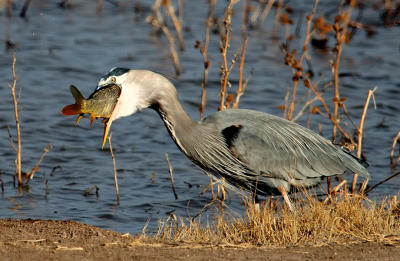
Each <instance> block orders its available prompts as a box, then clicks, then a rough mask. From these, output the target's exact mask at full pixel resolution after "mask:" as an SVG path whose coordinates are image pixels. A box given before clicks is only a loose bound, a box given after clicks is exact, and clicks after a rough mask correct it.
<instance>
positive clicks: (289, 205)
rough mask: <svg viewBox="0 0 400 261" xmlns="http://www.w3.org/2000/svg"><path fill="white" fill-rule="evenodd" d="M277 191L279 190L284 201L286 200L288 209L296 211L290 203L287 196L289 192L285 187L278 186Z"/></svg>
mask: <svg viewBox="0 0 400 261" xmlns="http://www.w3.org/2000/svg"><path fill="white" fill-rule="evenodd" d="M277 189H278V190H279V192H280V193H281V194H282V197H283V199H284V200H285V203H286V205H287V206H288V208H289V209H290V211H294V207H293V204H292V202H291V201H290V198H289V196H288V194H287V191H286V189H285V188H284V187H282V186H278V187H277Z"/></svg>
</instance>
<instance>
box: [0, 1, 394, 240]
mask: <svg viewBox="0 0 400 261" xmlns="http://www.w3.org/2000/svg"><path fill="white" fill-rule="evenodd" d="M21 2H23V1H21ZM119 2H120V4H121V6H120V7H117V6H114V5H112V4H110V3H109V2H107V1H106V2H105V3H104V10H103V12H102V13H97V12H96V3H95V1H72V4H73V6H72V8H70V9H62V8H59V7H58V6H57V3H55V2H51V1H48V2H44V3H42V2H37V1H32V5H31V6H30V8H29V10H28V13H27V18H25V19H22V18H19V17H18V16H17V14H18V12H19V8H21V6H19V4H21V3H16V5H15V9H14V10H13V14H15V15H14V16H13V17H11V18H8V17H7V16H6V15H5V10H2V11H1V16H0V24H1V26H0V41H1V42H2V43H4V42H5V41H6V40H7V39H9V40H11V41H12V42H13V43H15V44H16V58H17V64H16V74H17V77H18V86H19V87H21V88H22V91H21V97H20V106H21V108H20V110H21V111H20V117H21V124H22V159H23V161H22V165H23V169H24V171H29V170H30V169H31V168H32V167H33V166H34V165H35V164H36V162H37V160H38V159H39V158H40V155H41V153H42V151H43V148H44V147H45V146H46V145H47V144H48V143H50V142H52V144H53V148H52V149H51V151H50V152H49V153H48V155H47V156H46V158H45V159H44V160H43V162H42V164H41V165H40V170H39V171H38V172H37V173H36V175H35V177H34V179H33V180H31V182H30V183H29V189H24V190H22V191H18V190H17V189H15V188H14V187H13V172H14V169H15V167H14V160H15V153H14V151H13V149H12V147H11V146H10V143H9V137H8V132H7V126H11V128H12V133H13V135H14V138H15V136H16V135H15V120H14V118H13V117H14V116H13V106H12V100H11V95H10V90H9V88H8V83H9V82H10V81H11V61H12V54H13V50H7V49H5V48H3V49H2V50H1V51H0V57H1V59H0V68H1V70H0V95H1V97H2V102H1V103H0V115H1V117H0V142H1V144H0V155H1V157H0V171H1V173H2V174H0V178H1V179H2V181H3V182H4V192H0V217H2V218H4V217H13V218H40V219H72V220H77V221H81V222H86V223H89V224H93V225H97V226H100V227H103V228H108V229H113V230H117V231H120V232H131V233H136V232H140V231H141V229H142V228H143V226H144V225H145V224H146V222H149V229H150V230H151V229H154V228H155V227H156V226H157V220H158V219H159V218H165V217H167V216H168V213H170V212H173V213H175V214H177V215H180V216H184V217H186V216H194V215H196V214H197V213H198V212H199V211H200V210H201V209H202V207H203V206H204V205H205V204H206V203H207V202H208V201H209V200H210V193H209V192H207V193H206V194H205V195H204V196H200V193H201V191H202V190H203V189H204V187H205V186H207V185H208V181H209V180H208V177H207V176H206V175H204V174H203V173H202V172H201V171H200V170H198V169H197V168H196V167H194V166H193V164H192V163H191V162H190V161H189V160H188V159H186V158H185V156H184V155H182V154H181V152H180V151H179V150H178V149H177V147H176V146H175V144H174V143H173V142H172V140H171V139H170V137H169V136H168V133H167V131H166V129H165V128H164V125H163V124H162V122H161V120H160V119H159V117H158V115H157V114H156V113H155V112H154V111H152V110H150V109H149V110H144V111H143V112H142V113H138V114H136V115H134V116H132V117H128V118H124V119H121V120H118V121H116V122H114V123H113V126H112V132H113V139H112V141H113V148H114V153H115V156H116V165H117V170H118V179H119V189H120V197H121V204H120V205H119V206H117V205H116V195H115V188H114V177H113V165H112V161H111V156H110V153H109V150H101V148H100V146H101V138H102V131H103V127H102V124H101V122H100V121H97V122H95V123H94V124H93V126H91V127H90V126H89V123H88V119H83V120H82V121H81V123H80V125H79V126H75V125H74V121H75V118H73V117H63V116H62V115H61V113H60V111H61V108H62V107H63V106H64V105H66V104H70V103H72V102H73V99H72V96H71V94H70V92H69V85H70V84H74V85H76V86H78V88H79V89H81V90H82V92H83V93H84V95H86V96H87V95H89V94H90V93H91V92H92V91H93V89H94V88H95V86H96V83H97V81H98V79H99V78H100V77H101V76H102V75H103V74H104V73H106V72H107V71H108V70H109V69H110V68H111V67H115V66H120V67H128V68H136V69H150V70H153V71H157V72H161V73H163V74H165V75H169V76H170V77H171V78H172V79H174V80H173V81H174V84H175V85H176V87H177V89H178V92H179V95H180V100H181V102H182V103H183V105H184V107H185V109H186V110H187V111H188V113H189V114H190V115H191V116H192V117H193V118H194V119H196V120H198V119H199V111H198V106H199V101H200V85H201V82H202V77H203V62H202V57H201V55H200V53H199V50H198V49H195V48H194V44H195V41H196V40H201V41H203V39H204V34H205V20H206V17H207V9H208V7H207V5H206V4H205V1H186V5H185V8H184V27H185V30H184V38H185V41H186V50H185V51H184V52H182V53H180V62H181V67H182V74H181V75H180V76H179V77H175V76H174V69H173V66H172V64H171V60H170V57H169V49H168V42H167V40H166V39H165V37H163V36H161V37H160V35H158V34H157V33H156V32H155V30H154V28H152V27H151V26H150V25H148V24H147V23H146V22H145V18H146V16H147V15H148V14H149V12H150V8H151V1H136V3H140V4H141V6H142V9H143V11H142V12H140V13H135V12H134V4H133V3H132V1H119ZM312 3H313V1H306V2H305V3H303V4H302V5H301V6H296V3H293V4H292V5H291V7H292V8H293V10H294V13H293V15H292V16H293V20H294V21H298V17H299V15H300V14H301V13H302V12H303V13H304V12H305V13H309V12H310V11H311V9H312ZM254 5H255V4H254ZM224 8H225V1H220V2H219V3H218V5H217V8H216V12H215V13H216V15H217V16H218V17H221V16H222V14H223V12H224ZM332 8H333V10H335V9H334V8H335V6H334V5H333V4H332V3H330V4H328V3H321V5H320V6H319V9H318V10H319V14H324V12H326V13H327V16H328V19H330V21H332V20H333V13H332V12H330V11H331V10H332ZM234 11H235V14H234V16H233V20H232V21H233V32H232V41H231V49H230V55H232V54H233V53H234V52H235V50H236V49H237V48H239V47H240V45H241V36H240V25H241V17H240V15H241V4H237V5H236V6H235V8H234ZM381 11H382V10H380V11H379V10H373V9H372V8H371V7H367V8H366V9H365V10H364V14H363V16H362V18H361V23H365V24H369V25H372V26H373V27H374V29H375V30H376V31H377V34H376V35H374V36H373V37H372V38H368V37H367V36H366V34H365V32H363V31H358V32H357V34H356V35H355V36H354V38H353V39H352V41H351V42H350V44H348V45H345V46H344V50H343V58H342V60H341V64H340V71H341V72H342V73H351V74H352V75H353V76H351V77H342V78H340V85H341V88H340V91H341V95H342V96H343V97H346V98H347V101H346V106H347V108H348V110H349V112H350V115H351V116H352V118H353V120H354V121H355V123H356V124H359V120H360V115H361V112H362V108H363V104H364V101H365V97H366V95H367V92H368V90H369V89H372V88H373V87H374V86H378V90H377V91H376V94H375V100H376V105H377V106H376V109H374V108H373V106H370V107H369V109H368V115H367V120H366V123H365V130H364V144H363V153H364V155H365V157H366V158H367V159H368V162H369V163H370V168H369V170H370V172H371V175H372V178H371V181H370V183H371V184H375V183H376V182H378V181H380V180H382V179H384V178H385V177H387V176H389V175H391V170H390V162H389V153H390V149H391V144H392V140H393V138H394V137H395V135H396V134H397V132H398V131H399V130H400V121H399V114H398V112H399V109H400V103H399V100H400V74H399V68H400V52H399V50H400V37H399V36H400V29H399V27H398V26H397V27H391V28H385V27H384V26H383V25H382V22H381V19H380V14H381ZM274 15H275V8H273V10H272V11H271V13H270V16H269V17H268V19H267V20H266V21H265V22H264V24H263V27H262V28H261V29H259V30H254V31H251V32H250V35H249V42H248V49H247V54H246V64H245V70H244V71H245V75H246V76H247V75H249V73H250V71H253V76H252V77H251V79H250V81H249V85H248V88H247V90H246V93H245V95H244V96H243V97H242V98H241V103H240V107H241V108H248V109H256V110H260V111H264V112H268V113H271V114H275V115H282V111H281V109H279V105H282V104H283V100H284V96H285V95H286V92H287V90H291V88H292V86H293V83H292V81H291V78H292V74H291V70H290V68H288V67H287V66H285V65H284V63H283V61H284V53H283V52H282V51H281V45H282V43H283V42H284V27H278V30H277V33H276V34H273V30H272V29H273V16H274ZM295 23H297V22H295ZM304 23H305V21H304V20H303V23H302V27H301V31H300V35H304V30H305V24H304ZM294 29H295V28H294V26H293V27H292V28H291V30H292V31H293V30H294ZM302 42H303V39H302V38H300V39H299V40H298V41H294V42H293V43H291V47H292V48H293V47H296V46H297V48H298V50H300V48H299V46H301V45H302ZM333 43H334V40H333V38H331V39H330V42H329V45H330V46H331V47H332V46H333ZM3 46H4V45H3ZM208 55H209V59H210V60H211V68H210V74H209V84H208V103H207V108H206V114H210V113H212V112H214V111H216V108H217V107H218V90H219V65H220V62H221V56H220V53H219V47H218V36H217V35H214V34H213V35H211V42H210V47H209V53H208ZM309 55H310V56H311V63H312V68H313V70H314V73H315V75H316V76H315V77H314V79H315V80H317V79H320V80H321V84H323V83H326V82H328V81H330V80H331V79H332V74H331V71H330V66H329V61H330V60H332V57H333V55H332V52H331V51H330V50H328V51H326V52H321V51H319V50H316V49H313V48H310V51H309ZM237 68H238V64H237V65H236V67H235V68H234V70H233V71H232V73H231V77H230V79H231V82H232V86H233V87H232V88H234V89H235V88H236V86H237V79H238V70H237ZM234 89H233V90H234ZM233 90H232V91H233ZM305 92H306V89H305V88H303V87H302V86H301V87H299V94H298V97H301V95H302V94H304V93H305ZM324 97H325V99H326V100H327V101H331V99H332V98H333V89H332V88H329V89H328V91H327V92H326V93H325V94H324ZM329 104H330V102H329ZM315 105H319V103H318V102H316V103H315ZM298 108H299V107H298ZM321 108H322V107H321ZM307 117H308V114H305V115H304V116H303V117H302V118H300V120H299V122H300V123H302V124H306V121H307ZM318 123H321V124H322V126H323V135H324V136H325V137H327V138H331V124H330V123H329V122H328V121H327V120H326V119H325V118H323V117H321V116H319V115H313V116H312V117H311V128H312V129H314V130H316V131H318V127H317V126H318ZM343 126H344V125H343ZM350 128H352V127H351V126H350ZM346 129H347V128H346ZM352 129H353V128H352ZM166 153H168V155H169V159H170V161H171V164H172V166H173V169H174V178H175V184H176V190H177V193H178V195H179V200H175V198H174V195H173V193H172V190H171V183H170V180H169V173H168V165H167V163H166V161H165V158H164V155H165V154H166ZM56 166H60V168H57V169H56V171H55V172H54V173H53V175H52V176H50V173H51V171H52V169H53V168H54V167H56ZM153 173H155V174H154V175H155V176H154V178H153V179H152V175H153ZM349 178H350V177H349ZM46 180H48V194H47V195H46V184H45V182H46ZM189 184H190V185H189ZM93 185H96V186H97V187H98V188H99V191H98V196H96V194H95V193H94V191H92V193H90V195H86V196H85V195H84V192H85V191H86V190H87V189H90V188H91V187H93ZM399 185H400V179H394V180H392V181H390V182H388V183H386V184H384V185H382V186H380V187H378V188H377V189H376V190H375V191H373V193H372V194H371V195H370V196H371V197H373V198H380V197H384V196H385V195H393V194H396V193H397V192H398V188H399ZM231 196H232V201H231V202H229V203H228V206H229V208H230V209H231V210H232V212H233V213H238V214H240V213H241V212H240V211H241V210H242V206H241V200H240V198H239V197H237V196H235V194H234V193H232V192H231Z"/></svg>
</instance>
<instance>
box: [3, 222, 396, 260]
mask: <svg viewBox="0 0 400 261" xmlns="http://www.w3.org/2000/svg"><path fill="white" fill-rule="evenodd" d="M0 231H1V233H0V260H2V261H3V260H30V261H34V260H71V261H76V260H137V259H140V260H171V259H174V260H188V259H190V260H191V261H194V260H218V259H225V260H232V259H235V260H255V259H260V260H261V259H262V260H266V259H267V260H327V259H331V260H377V259H378V258H379V260H398V258H399V256H400V247H399V246H400V244H396V243H394V244H393V245H383V244H379V243H374V242H365V243H357V244H352V243H351V242H348V243H346V244H344V245H329V246H321V247H290V248H273V249H271V248H263V247H256V248H254V247H252V248H249V247H246V248H245V247H234V246H201V245H195V246H193V245H188V244H181V245H176V244H175V245H171V244H163V243H160V242H156V241H155V240H153V239H146V240H143V239H138V238H137V237H133V236H131V235H128V234H126V235H124V234H120V233H117V232H113V231H106V230H103V229H101V228H98V227H94V226H91V225H87V224H82V223H79V222H74V221H54V220H13V219H0Z"/></svg>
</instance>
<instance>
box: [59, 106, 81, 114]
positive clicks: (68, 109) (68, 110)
mask: <svg viewBox="0 0 400 261" xmlns="http://www.w3.org/2000/svg"><path fill="white" fill-rule="evenodd" d="M61 112H62V114H64V115H75V114H80V113H81V106H80V105H79V104H70V105H67V106H65V107H64V108H63V109H62V111H61Z"/></svg>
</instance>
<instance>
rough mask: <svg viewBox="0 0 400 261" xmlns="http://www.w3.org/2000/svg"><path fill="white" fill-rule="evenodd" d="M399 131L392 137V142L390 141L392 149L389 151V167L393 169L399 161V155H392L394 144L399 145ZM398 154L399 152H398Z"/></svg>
mask: <svg viewBox="0 0 400 261" xmlns="http://www.w3.org/2000/svg"><path fill="white" fill-rule="evenodd" d="M399 140H400V131H399V132H398V133H397V135H396V137H395V138H394V139H393V143H392V150H391V151H390V167H391V168H392V169H395V168H396V166H397V164H398V163H399V162H400V155H399V156H397V158H396V159H395V155H394V150H395V148H396V144H399V147H400V142H399ZM399 154H400V152H399Z"/></svg>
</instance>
